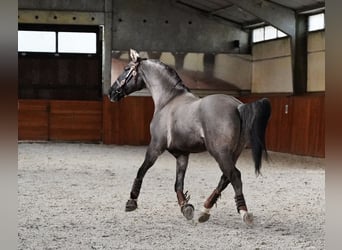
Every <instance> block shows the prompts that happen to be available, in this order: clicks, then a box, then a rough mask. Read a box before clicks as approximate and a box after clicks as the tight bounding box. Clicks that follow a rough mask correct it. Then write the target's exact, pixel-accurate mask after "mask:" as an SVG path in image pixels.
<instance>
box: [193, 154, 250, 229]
mask: <svg viewBox="0 0 342 250" xmlns="http://www.w3.org/2000/svg"><path fill="white" fill-rule="evenodd" d="M213 156H214V158H215V159H216V161H217V162H218V164H219V166H220V169H221V170H222V172H223V176H222V177H221V180H220V182H219V185H218V188H216V189H215V190H214V192H213V193H212V195H211V196H210V197H209V198H208V200H207V202H206V203H207V204H206V203H205V205H204V211H203V213H202V215H201V216H200V218H199V220H200V221H202V222H203V221H206V220H208V219H209V215H205V213H207V214H209V209H210V208H211V207H212V206H213V205H214V204H215V202H216V200H217V198H218V197H219V196H220V192H221V191H222V190H223V189H224V188H225V187H227V185H228V184H229V183H231V184H232V186H233V188H234V191H235V203H236V208H237V211H238V213H239V214H240V215H241V217H242V219H243V221H244V222H245V223H246V224H248V225H251V224H252V223H253V215H252V214H251V213H248V210H247V205H246V202H245V199H244V195H243V192H242V181H241V173H240V171H239V170H238V169H237V168H236V167H235V161H233V159H232V157H231V156H230V154H224V155H223V154H213ZM206 205H207V207H206ZM210 206H211V207H210Z"/></svg>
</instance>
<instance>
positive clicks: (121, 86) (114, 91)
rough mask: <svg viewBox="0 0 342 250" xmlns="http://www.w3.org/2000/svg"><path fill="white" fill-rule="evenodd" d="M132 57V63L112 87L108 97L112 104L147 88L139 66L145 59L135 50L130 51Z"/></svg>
mask: <svg viewBox="0 0 342 250" xmlns="http://www.w3.org/2000/svg"><path fill="white" fill-rule="evenodd" d="M130 57H131V61H130V62H129V63H128V64H127V66H126V67H125V68H124V71H123V72H122V73H121V74H120V75H119V77H118V78H117V79H116V81H115V82H113V83H112V84H111V86H110V89H109V91H108V97H109V99H110V100H111V101H112V102H114V101H119V100H120V99H122V98H123V97H125V96H127V95H129V94H130V93H133V92H135V91H138V90H141V89H143V88H145V82H144V80H143V79H142V77H141V75H140V73H139V65H140V62H141V60H143V59H142V58H140V56H139V54H138V52H136V51H135V50H133V49H131V50H130Z"/></svg>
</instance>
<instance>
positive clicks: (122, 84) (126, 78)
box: [115, 62, 140, 88]
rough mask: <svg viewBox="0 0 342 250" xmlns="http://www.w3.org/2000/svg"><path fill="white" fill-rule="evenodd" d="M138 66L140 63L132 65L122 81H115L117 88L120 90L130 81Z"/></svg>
mask: <svg viewBox="0 0 342 250" xmlns="http://www.w3.org/2000/svg"><path fill="white" fill-rule="evenodd" d="M139 64H140V62H136V63H134V64H133V65H132V66H131V67H130V69H129V71H128V73H127V75H126V76H125V78H124V79H122V80H121V81H120V82H119V81H118V80H116V81H115V82H116V83H117V84H118V87H119V88H122V87H123V86H124V85H125V84H126V83H127V82H128V81H130V80H131V79H132V77H134V76H136V75H137V68H138V66H139Z"/></svg>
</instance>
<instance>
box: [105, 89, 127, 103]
mask: <svg viewBox="0 0 342 250" xmlns="http://www.w3.org/2000/svg"><path fill="white" fill-rule="evenodd" d="M124 96H125V93H124V91H123V90H122V89H120V88H117V89H114V88H110V89H109V93H108V98H109V100H110V101H111V102H117V101H119V100H121V99H122V98H123V97H124Z"/></svg>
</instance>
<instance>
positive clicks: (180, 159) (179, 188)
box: [174, 154, 194, 220]
mask: <svg viewBox="0 0 342 250" xmlns="http://www.w3.org/2000/svg"><path fill="white" fill-rule="evenodd" d="M174 156H175V157H176V159H177V169H176V182H175V192H176V194H177V200H178V204H179V206H180V208H181V211H182V213H183V215H184V217H185V218H186V219H188V220H191V219H192V218H193V217H194V206H193V205H191V204H190V203H189V199H190V196H187V194H186V193H185V194H184V193H183V189H184V177H185V172H186V169H187V166H188V160H189V155H187V154H185V155H183V154H182V155H174Z"/></svg>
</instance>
